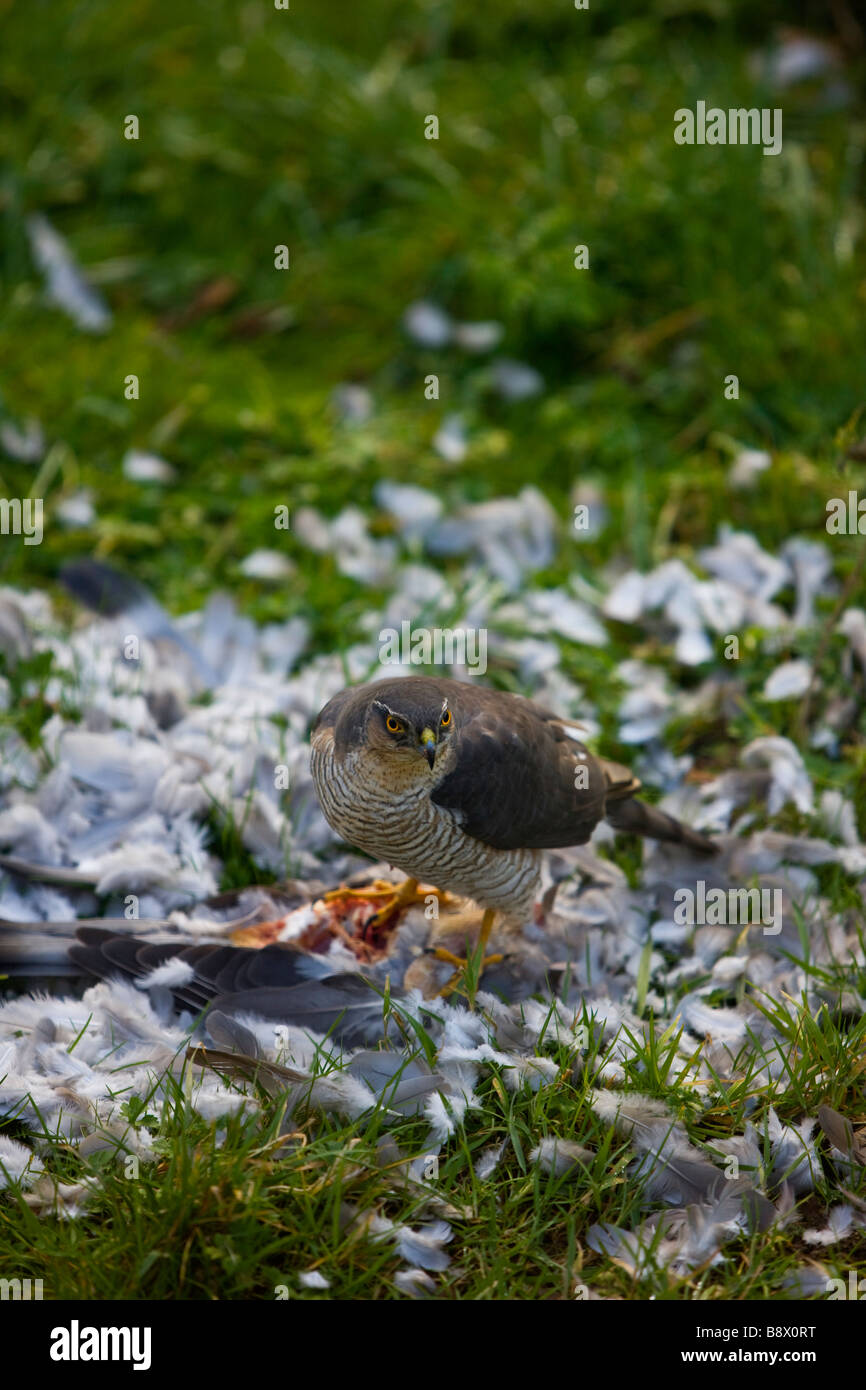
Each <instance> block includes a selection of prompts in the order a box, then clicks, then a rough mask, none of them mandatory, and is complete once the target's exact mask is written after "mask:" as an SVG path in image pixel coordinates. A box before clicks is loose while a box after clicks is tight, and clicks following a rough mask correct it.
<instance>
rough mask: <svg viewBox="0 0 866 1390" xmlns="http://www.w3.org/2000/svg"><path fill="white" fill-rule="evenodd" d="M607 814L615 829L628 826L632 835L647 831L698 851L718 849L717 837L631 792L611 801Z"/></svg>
mask: <svg viewBox="0 0 866 1390" xmlns="http://www.w3.org/2000/svg"><path fill="white" fill-rule="evenodd" d="M604 818H605V820H606V821H607V823H608V825H612V826H613V828H614V830H626V831H628V832H629V833H630V834H633V835H648V836H649V838H650V839H651V840H664V841H666V842H667V843H668V844H672V845H685V846H686V847H687V848H688V849H692V850H694V851H695V852H696V853H697V854H718V852H719V846H718V844H717V843H716V841H715V840H711V839H709V837H708V836H706V835H701V834H700V832H699V831H697V830H692V829H691V828H690V827H689V826H687V825H683V823H682V821H678V820H677V819H676V818H675V817H674V816H669V815H667V814H666V812H664V811H660V810H659V808H658V807H657V806H649V805H647V803H646V802H645V801H637V800H636V799H635V798H634V797H631V796H630V797H627V798H625V799H624V800H622V801H616V800H614V801H609V802H608V804H607V805H606V807H605V812H604Z"/></svg>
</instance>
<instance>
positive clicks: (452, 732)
mask: <svg viewBox="0 0 866 1390" xmlns="http://www.w3.org/2000/svg"><path fill="white" fill-rule="evenodd" d="M311 768H312V774H313V780H314V782H315V785H316V790H317V792H318V795H319V800H320V802H321V805H322V810H323V811H324V814H325V816H326V818H327V820H328V821H329V822H330V824H331V825H332V826H333V827H334V829H335V830H336V831H337V832H338V833H339V834H340V835H341V836H342V837H343V838H344V839H345V840H346V841H347V842H348V843H349V844H352V845H356V846H357V847H358V848H359V849H362V850H365V851H366V852H367V853H368V854H370V855H372V856H374V858H376V859H385V860H387V861H388V862H389V863H391V864H393V865H394V866H395V867H397V868H399V869H402V870H403V872H404V873H406V874H408V875H409V877H410V878H416V879H423V880H425V881H427V882H430V883H432V884H433V885H435V886H436V887H438V888H441V889H446V890H449V891H451V892H454V893H457V894H459V895H460V896H462V897H468V898H473V899H474V900H475V901H476V902H477V903H479V904H480V905H481V906H482V907H484V908H488V909H493V910H498V911H499V912H501V913H502V914H503V916H504V917H505V918H506V920H507V921H508V922H509V923H512V924H515V923H522V922H525V921H526V920H527V919H528V917H529V915H530V912H531V909H532V904H533V900H534V898H535V895H536V893H537V891H538V884H539V872H540V856H539V852H540V851H541V850H542V849H553V848H556V847H558V846H565V845H581V844H584V843H585V842H586V841H587V840H588V839H589V837H590V835H591V834H592V832H593V830H594V828H595V826H596V825H597V824H598V822H599V821H600V820H601V819H602V818H606V819H607V820H608V821H609V822H610V824H612V825H613V826H615V827H616V828H617V829H619V830H631V831H635V832H636V833H638V834H641V835H649V836H652V837H653V838H655V839H660V840H668V841H670V842H672V843H675V844H681V845H684V846H687V847H688V848H689V849H691V850H693V851H697V852H700V853H703V854H707V853H714V852H715V850H716V848H717V847H716V845H715V844H714V843H713V842H712V841H711V840H708V839H707V838H706V836H704V835H701V834H699V833H698V832H696V831H694V830H691V829H690V828H689V827H688V826H685V825H683V824H682V823H681V822H680V821H677V820H675V819H674V818H673V817H672V816H668V815H666V814H665V813H664V812H663V811H660V810H658V809H657V808H656V807H654V806H648V805H647V804H646V803H645V802H642V801H640V800H637V799H636V798H635V792H637V791H638V790H639V789H640V782H639V781H638V779H637V778H636V777H634V776H633V775H632V773H631V772H629V770H628V768H625V767H622V766H621V765H620V764H618V763H613V762H609V761H608V760H606V759H604V758H598V757H594V756H593V754H592V753H590V752H589V750H588V749H587V748H586V747H585V746H584V745H583V744H582V743H581V742H580V741H579V739H578V738H577V737H576V735H575V733H574V725H573V724H571V723H570V721H568V720H564V719H560V718H558V717H557V716H556V715H554V714H551V713H550V712H549V711H548V710H545V709H542V708H541V707H540V706H539V705H535V704H533V703H532V702H531V701H530V700H526V699H524V698H523V697H522V696H520V695H510V694H506V693H504V692H502V691H498V690H488V689H485V688H483V687H480V686H478V685H474V684H472V685H469V684H466V683H463V682H458V681H453V680H446V679H440V678H435V677H427V676H408V677H402V678H398V679H395V680H385V681H380V682H378V683H375V684H371V685H362V686H358V687H355V688H350V689H347V690H342V691H341V692H340V693H339V695H335V696H334V698H333V699H332V700H330V701H329V702H328V704H327V705H326V706H325V708H324V709H323V710H322V712H321V713H320V715H319V717H318V719H317V721H316V725H315V729H314V731H313V739H312V758H311Z"/></svg>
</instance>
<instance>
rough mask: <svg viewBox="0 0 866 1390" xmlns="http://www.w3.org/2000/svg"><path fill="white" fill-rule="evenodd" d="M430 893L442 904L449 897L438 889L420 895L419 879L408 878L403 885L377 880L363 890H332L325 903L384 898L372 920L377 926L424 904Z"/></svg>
mask: <svg viewBox="0 0 866 1390" xmlns="http://www.w3.org/2000/svg"><path fill="white" fill-rule="evenodd" d="M430 893H434V894H435V895H436V897H437V898H438V899H439V901H440V902H442V903H444V902H445V901H446V900H447V895H446V894H445V893H442V892H441V891H440V890H439V889H438V888H425V891H424V893H423V894H420V893H419V892H418V880H417V878H407V879H404V881H403V882H402V883H389V882H388V880H387V879H383V878H377V879H375V880H374V882H373V883H370V884H366V885H365V886H364V887H363V888H332V889H331V891H330V892H328V893H326V894H325V902H336V901H338V900H341V901H343V902H345V901H347V900H351V899H353V898H360V899H361V900H362V901H366V900H367V899H370V898H372V899H375V898H384V899H385V901H384V903H383V904H382V906H381V907H380V908H379V909H378V910H377V912H376V913H375V915H374V916H373V917H372V918H371V919H370V924H369V925H370V926H377V925H381V924H382V923H384V922H387V921H389V920H390V918H391V917H393V916H395V915H396V914H397V913H399V912H401V911H402V910H403V908H405V907H411V905H412V903H415V902H424V900H425V899H426V897H427V896H428V894H430Z"/></svg>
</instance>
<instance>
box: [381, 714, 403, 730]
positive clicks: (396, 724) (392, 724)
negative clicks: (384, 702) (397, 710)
mask: <svg viewBox="0 0 866 1390" xmlns="http://www.w3.org/2000/svg"><path fill="white" fill-rule="evenodd" d="M402 727H403V725H402V724H401V723H400V720H399V719H395V718H394V716H393V714H389V715H388V718H387V719H386V720H385V728H386V729H387V730H388V733H389V734H399V732H400V730H401V729H402Z"/></svg>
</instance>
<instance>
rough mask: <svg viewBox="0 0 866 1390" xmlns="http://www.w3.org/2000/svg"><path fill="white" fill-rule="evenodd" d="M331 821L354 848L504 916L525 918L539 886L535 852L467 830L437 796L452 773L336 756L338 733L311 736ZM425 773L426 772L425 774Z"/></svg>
mask: <svg viewBox="0 0 866 1390" xmlns="http://www.w3.org/2000/svg"><path fill="white" fill-rule="evenodd" d="M310 767H311V770H312V774H313V780H314V782H315V785H316V790H317V792H318V795H319V800H320V802H321V806H322V810H323V812H324V815H325V818H326V820H327V821H328V823H329V824H330V825H332V826H333V827H334V829H335V830H336V831H337V833H338V834H339V835H341V836H342V838H343V839H344V840H345V841H346V842H347V843H348V844H350V845H355V846H357V848H358V849H361V850H364V852H365V853H367V854H370V855H372V856H373V857H374V858H376V859H383V860H385V861H386V862H387V863H389V864H392V865H393V866H394V867H395V868H398V869H402V871H403V873H405V874H407V875H408V876H409V877H410V878H417V879H420V880H422V881H423V882H426V883H432V884H435V885H436V886H437V887H439V888H443V889H446V890H447V891H448V892H451V893H456V894H458V895H459V896H460V897H466V898H472V899H473V900H474V901H475V902H477V903H479V904H480V905H481V906H482V907H491V908H495V909H497V910H498V911H500V912H502V914H503V917H504V918H505V919H506V921H507V922H508V923H510V924H513V925H519V924H520V923H522V922H524V921H526V920H527V919H528V918H529V916H530V914H531V912H532V905H533V902H534V900H535V897H536V894H537V890H538V879H539V870H540V862H539V861H540V856H539V854H538V852H537V851H533V850H525V849H514V850H497V849H493V848H492V847H491V846H489V845H485V844H484V843H483V842H482V841H480V840H475V839H473V838H472V837H471V836H468V835H466V834H465V833H464V832H463V830H462V829H461V827H460V823H459V818H458V816H457V815H456V814H455V813H454V812H452V811H449V810H447V809H445V808H443V807H441V806H437V805H436V804H435V802H433V801H431V799H430V798H431V793H432V792H433V791H434V790H435V788H436V786H437V784H438V783H439V782H441V781H442V779H443V777H444V776H445V775H446V773H447V766H446V767H444V768H443V769H436V770H435V771H434V770H432V769H430V768H428V766H427V764H426V762H425V763H423V766H422V767H421V768H419V769H418V776H417V777H416V778H408V777H406V778H401V777H400V776H399V775H395V772H394V770H393V769H391V768H389V767H388V765H387V764H384V765H383V763H382V761H381V760H380V759H378V758H377V757H376V756H375V755H372V754H371V753H370V752H369V751H367V750H364V749H355V750H353V751H351V752H349V753H347V754H346V756H345V757H344V758H342V759H341V758H338V757H337V756H335V751H334V737H333V731H332V730H325V731H322V732H319V733H317V734H316V735H315V736H314V738H313V750H312V757H311V760H310ZM424 774H426V775H424Z"/></svg>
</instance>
